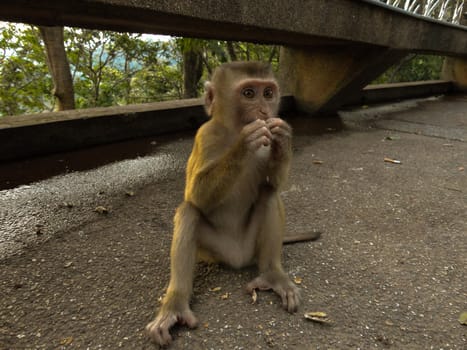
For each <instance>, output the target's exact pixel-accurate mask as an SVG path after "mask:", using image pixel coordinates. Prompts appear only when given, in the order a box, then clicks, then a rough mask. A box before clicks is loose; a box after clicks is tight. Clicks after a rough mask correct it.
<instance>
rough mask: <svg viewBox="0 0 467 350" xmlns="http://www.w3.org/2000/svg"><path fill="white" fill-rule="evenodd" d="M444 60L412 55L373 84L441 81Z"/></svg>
mask: <svg viewBox="0 0 467 350" xmlns="http://www.w3.org/2000/svg"><path fill="white" fill-rule="evenodd" d="M443 60H444V58H443V57H441V56H429V55H410V56H407V57H406V58H405V59H403V60H402V61H401V62H399V63H398V64H396V65H394V66H392V67H391V68H389V69H388V70H387V71H386V72H385V73H384V74H382V75H381V76H380V77H379V78H378V79H376V80H375V81H374V82H373V84H385V83H401V82H409V81H420V80H436V79H440V75H441V69H442V66H443Z"/></svg>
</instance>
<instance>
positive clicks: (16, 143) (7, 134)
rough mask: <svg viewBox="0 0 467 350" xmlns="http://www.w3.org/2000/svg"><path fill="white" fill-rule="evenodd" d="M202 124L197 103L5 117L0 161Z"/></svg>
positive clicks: (0, 124) (289, 103) (290, 103)
mask: <svg viewBox="0 0 467 350" xmlns="http://www.w3.org/2000/svg"><path fill="white" fill-rule="evenodd" d="M294 106H295V104H294V100H293V97H292V96H283V97H282V101H281V113H285V112H289V111H291V110H293V109H294ZM206 119H207V118H206V113H205V111H204V107H203V100H202V99H188V100H177V101H168V102H155V103H145V104H137V105H128V106H119V107H105V108H88V109H79V110H73V111H63V112H49V113H40V114H27V115H18V116H7V117H3V118H0V140H1V147H0V161H5V160H13V159H21V158H27V157H32V156H37V155H43V154H50V153H57V152H63V151H70V150H74V149H79V148H83V147H89V146H94V145H98V144H105V143H111V142H118V141H123V140H128V139H134V138H140V137H146V136H153V135H161V134H167V133H171V132H177V131H185V130H195V129H196V128H198V126H199V125H201V124H202V123H203V122H204V121H206Z"/></svg>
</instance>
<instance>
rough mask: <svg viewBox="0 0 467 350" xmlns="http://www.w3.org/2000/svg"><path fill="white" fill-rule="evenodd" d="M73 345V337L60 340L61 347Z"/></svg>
mask: <svg viewBox="0 0 467 350" xmlns="http://www.w3.org/2000/svg"><path fill="white" fill-rule="evenodd" d="M71 343H73V337H66V338H63V339H62V340H60V345H70V344H71Z"/></svg>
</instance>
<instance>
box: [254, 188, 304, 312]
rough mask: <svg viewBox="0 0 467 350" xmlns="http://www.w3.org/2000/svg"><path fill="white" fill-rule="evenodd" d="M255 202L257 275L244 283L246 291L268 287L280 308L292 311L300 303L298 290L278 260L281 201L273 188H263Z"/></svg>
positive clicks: (282, 232)
mask: <svg viewBox="0 0 467 350" xmlns="http://www.w3.org/2000/svg"><path fill="white" fill-rule="evenodd" d="M258 205H259V206H258V211H257V212H256V213H255V215H257V218H255V219H257V220H258V219H259V220H261V222H260V223H259V226H258V227H259V233H258V240H257V262H258V269H259V276H258V277H257V278H255V279H254V280H253V281H251V282H250V283H249V284H248V285H247V290H248V291H249V292H250V293H252V292H253V290H255V289H260V290H267V289H272V290H274V291H275V292H276V293H277V294H279V296H280V297H281V299H282V305H283V307H284V308H285V309H286V310H287V311H289V312H295V311H297V308H298V305H299V304H300V292H299V290H298V288H297V287H296V286H295V284H293V282H292V281H291V280H290V278H289V276H287V274H286V273H285V272H284V270H283V268H282V262H281V260H282V240H283V235H284V226H285V214H284V207H283V204H282V201H281V199H280V197H279V195H278V194H277V192H276V191H274V190H272V189H265V190H263V193H262V194H261V195H260V200H259V202H258Z"/></svg>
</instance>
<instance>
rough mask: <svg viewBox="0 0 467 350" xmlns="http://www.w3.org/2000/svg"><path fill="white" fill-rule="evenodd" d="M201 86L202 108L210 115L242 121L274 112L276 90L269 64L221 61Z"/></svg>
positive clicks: (240, 122)
mask: <svg viewBox="0 0 467 350" xmlns="http://www.w3.org/2000/svg"><path fill="white" fill-rule="evenodd" d="M205 88H206V94H205V109H206V112H207V114H208V115H209V116H210V117H211V118H214V119H219V120H221V121H224V122H228V123H232V122H233V123H235V124H237V125H244V124H247V123H250V122H252V121H254V120H256V119H263V120H266V119H268V118H271V117H276V116H277V112H278V109H279V102H280V92H279V86H278V84H277V81H276V79H275V78H274V74H273V72H272V69H271V67H270V65H269V64H266V63H261V62H232V63H225V64H223V65H221V66H219V67H218V68H216V70H215V71H214V73H213V75H212V78H211V81H209V82H206V84H205Z"/></svg>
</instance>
